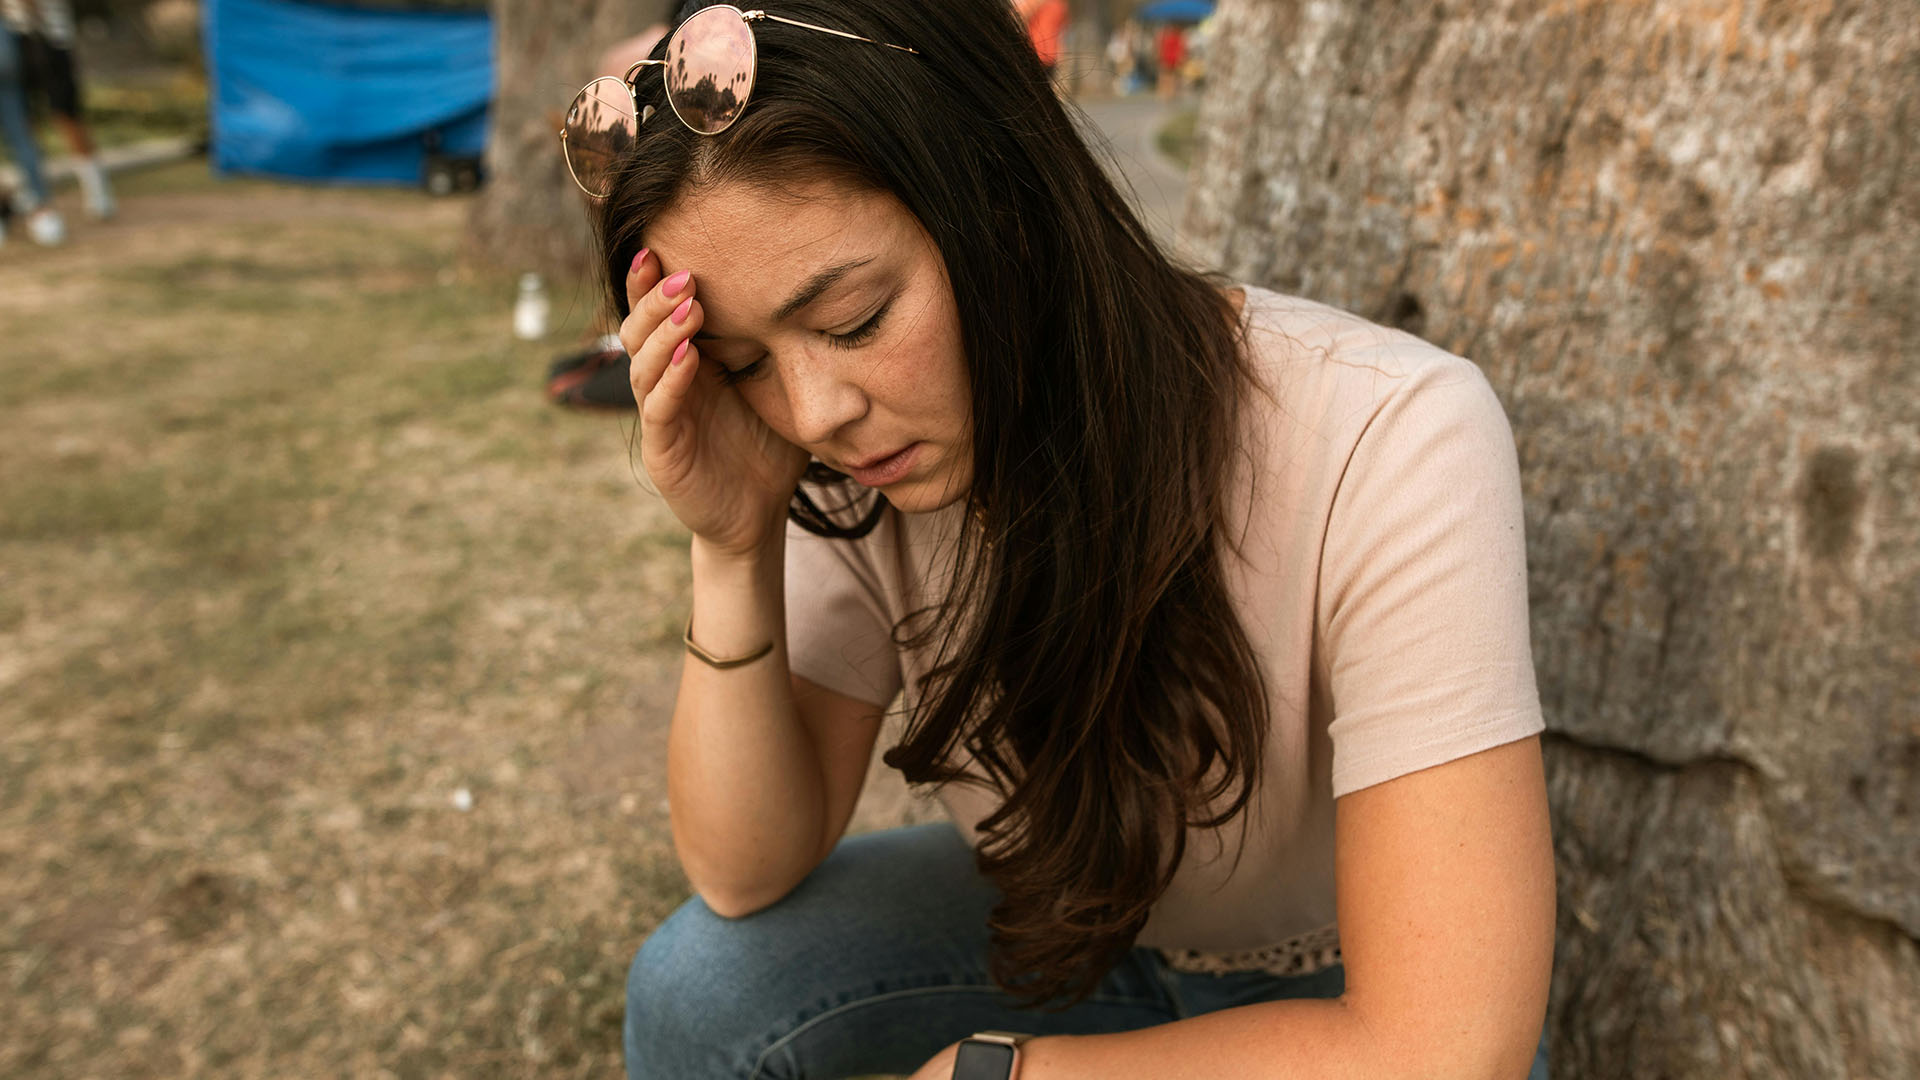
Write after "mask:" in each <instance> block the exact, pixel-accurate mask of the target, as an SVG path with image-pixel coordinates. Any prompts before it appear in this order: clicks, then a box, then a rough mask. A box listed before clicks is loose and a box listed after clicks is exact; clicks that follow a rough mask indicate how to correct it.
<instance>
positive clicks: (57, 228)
mask: <svg viewBox="0 0 1920 1080" xmlns="http://www.w3.org/2000/svg"><path fill="white" fill-rule="evenodd" d="M23 77H24V73H23V71H22V70H21V58H20V45H19V41H18V39H17V38H15V36H14V35H13V34H12V33H11V32H9V31H6V30H4V29H0V140H4V141H5V143H6V148H7V154H8V156H9V157H11V158H12V159H13V164H14V167H15V168H17V169H18V170H19V171H20V175H21V179H22V180H23V181H24V182H25V184H26V189H25V190H24V191H14V192H11V193H9V194H8V195H7V200H8V203H9V206H10V208H11V209H12V210H14V211H17V212H18V213H19V214H21V215H23V216H24V217H25V218H26V229H27V235H28V236H30V237H32V238H33V241H34V242H35V243H37V244H44V245H52V244H58V243H60V242H62V241H64V240H65V239H66V238H67V225H66V222H65V221H64V220H62V219H61V217H60V213H59V211H57V210H55V209H54V208H53V207H52V205H50V202H51V197H50V193H49V192H48V190H47V175H46V171H45V169H44V168H43V167H42V166H41V163H40V148H39V147H38V146H36V145H35V144H34V141H33V124H32V122H31V121H30V120H29V119H28V118H27V98H26V86H25V83H24V81H23ZM5 240H6V232H5V230H4V229H3V228H0V242H4V241H5Z"/></svg>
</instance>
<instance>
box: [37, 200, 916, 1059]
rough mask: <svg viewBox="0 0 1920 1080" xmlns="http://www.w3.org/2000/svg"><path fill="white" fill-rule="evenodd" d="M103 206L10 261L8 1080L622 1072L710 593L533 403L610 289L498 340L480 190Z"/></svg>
mask: <svg viewBox="0 0 1920 1080" xmlns="http://www.w3.org/2000/svg"><path fill="white" fill-rule="evenodd" d="M121 190H122V197H123V201H124V203H125V211H124V215H123V217H122V219H121V220H119V221H117V222H114V223H112V224H109V225H95V226H88V225H86V224H84V223H80V224H77V225H76V229H75V234H76V235H75V237H74V243H72V244H71V245H70V246H68V247H66V248H64V249H57V250H51V251H42V250H38V249H31V248H29V247H28V246H27V245H25V244H23V243H20V242H18V241H17V240H16V241H15V242H12V243H9V244H8V245H7V247H6V248H5V250H4V251H0V386H4V387H5V389H4V392H0V953H3V955H0V977H4V979H5V984H4V986H0V1075H4V1076H10V1077H11V1076H49V1077H51V1076H59V1077H89V1076H100V1077H105V1076H141V1077H166V1076H265V1075H274V1076H300V1077H317V1076H378V1075H392V1076H399V1077H438V1076H461V1077H472V1076H535V1075H537V1076H542V1077H554V1076H579V1075H598V1076H608V1075H616V1074H617V1073H618V1060H619V1022H620V1015H621V990H622V981H623V977H624V974H625V968H626V965H627V962H628V960H629V958H630V957H631V955H632V952H633V950H634V948H635V947H636V946H637V945H638V944H639V942H640V941H641V940H642V939H643V938H644V937H645V935H646V934H647V932H648V931H649V930H650V929H651V928H652V927H653V926H654V925H655V924H656V923H657V922H658V921H659V920H660V919H661V918H662V917H664V916H665V915H666V914H667V913H668V912H669V911H671V910H672V909H673V908H674V906H676V905H677V904H678V903H679V902H680V901H681V900H682V899H684V897H685V896H686V895H687V889H686V885H685V882H684V879H683V878H682V877H681V876H680V874H679V871H678V869H677V867H676V865H675V862H674V860H673V856H672V851H671V846H670V840H669V838H668V833H667V817H666V808H665V801H664V798H665V790H664V780H663V769H664V761H663V755H664V747H665V726H666V718H667V712H668V709H669V707H670V704H671V700H672V692H673V685H674V680H675V679H676V677H677V672H678V668H679V663H680V649H679V645H678V631H679V627H680V623H681V620H682V619H683V618H684V613H685V607H684V603H685V600H684V593H685V585H686V576H687V569H686V561H685V538H684V534H683V533H682V531H681V530H680V528H679V527H678V525H677V523H676V522H675V521H674V520H673V519H672V518H671V516H670V515H669V514H668V513H667V512H666V511H665V510H664V509H663V507H662V506H661V505H660V504H659V503H658V501H657V500H655V499H654V498H653V497H651V496H650V495H649V494H648V493H647V492H646V490H645V488H644V486H643V484H642V483H641V481H640V480H639V479H638V478H637V477H636V474H635V468H636V466H635V465H633V464H630V456H629V450H628V440H629V436H630V432H631V424H630V423H629V422H628V421H626V420H625V419H624V418H618V417H594V416H582V415H577V414H570V413H565V412H562V411H559V410H557V409H555V408H553V407H552V406H549V405H547V404H546V403H545V402H544V401H543V400H542V398H541V396H540V394H539V390H538V385H539V379H540V376H541V373H542V371H543V369H544V365H545V363H546V361H547V360H548V359H549V358H550V356H551V355H552V354H553V353H554V352H556V351H557V350H558V349H559V348H560V347H562V346H563V345H564V344H566V343H567V342H570V341H572V340H573V336H572V335H573V334H577V332H578V331H579V330H580V329H581V328H582V327H583V325H584V324H585V322H586V317H587V316H586V309H587V308H588V307H589V306H590V305H591V298H590V297H588V296H586V295H584V294H575V293H573V292H572V291H570V290H562V291H561V292H560V295H559V296H558V297H557V301H558V302H557V304H556V308H557V310H558V311H559V312H560V313H561V314H562V315H563V316H566V317H567V321H568V322H569V323H570V324H571V325H570V326H568V327H565V328H564V330H565V331H566V333H564V334H563V335H562V336H557V337H556V338H555V339H554V340H555V342H557V343H558V344H550V345H540V346H530V345H524V344H520V343H516V342H514V341H512V340H511V339H510V338H509V337H508V335H507V333H506V330H507V325H508V307H509V303H510V300H511V297H512V289H513V283H512V281H511V280H510V279H509V278H508V277H506V276H504V275H502V276H488V275H484V274H475V273H472V272H470V271H466V270H462V269H461V268H460V267H459V264H458V259H457V257H456V252H457V249H458V247H459V240H460V234H461V229H462V225H463V221H464V216H465V213H466V206H465V204H464V203H463V202H460V201H430V200H428V199H426V198H425V197H424V196H417V195H413V194H410V193H404V192H363V191H336V190H314V189H302V188H293V187H282V186H275V185H268V184H261V183H252V182H231V183H216V182H214V181H211V180H209V179H207V178H206V177H205V174H204V166H202V165H198V164H193V165H182V166H178V167H174V168H170V169H166V170H160V171H157V172H154V173H149V174H146V175H143V176H137V177H130V178H127V179H126V180H124V181H123V183H122V189H121ZM461 791H465V792H467V793H469V794H470V796H471V804H470V808H469V809H461V808H460V807H459V806H456V793H457V792H461ZM922 814H923V811H922V810H921V809H919V808H918V807H915V806H913V805H911V804H910V803H909V802H908V801H907V800H906V798H905V793H904V790H903V789H900V788H898V787H897V786H895V785H893V784H891V783H890V782H889V780H888V779H887V778H885V777H881V776H879V775H878V774H876V777H875V782H874V783H873V784H872V785H871V790H870V791H869V798H868V801H867V802H866V804H865V805H864V807H863V811H862V817H861V819H860V826H859V827H863V828H864V827H873V826H875V825H880V824H891V823H893V822H895V821H899V820H904V819H907V818H912V817H916V816H921V815H922Z"/></svg>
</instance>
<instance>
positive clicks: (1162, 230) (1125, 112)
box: [1080, 95, 1194, 246]
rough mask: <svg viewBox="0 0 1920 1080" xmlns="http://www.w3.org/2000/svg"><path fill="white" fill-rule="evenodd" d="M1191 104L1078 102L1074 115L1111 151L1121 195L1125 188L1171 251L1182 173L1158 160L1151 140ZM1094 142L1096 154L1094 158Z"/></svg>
mask: <svg viewBox="0 0 1920 1080" xmlns="http://www.w3.org/2000/svg"><path fill="white" fill-rule="evenodd" d="M1193 105H1194V102H1193V100H1192V99H1191V98H1179V99H1176V100H1174V101H1171V102H1166V101H1161V100H1160V99H1158V98H1156V97H1153V96H1152V95H1141V96H1136V97H1127V98H1109V99H1105V100H1095V101H1087V102H1082V103H1081V105H1080V109H1081V111H1082V112H1084V113H1085V114H1086V116H1087V119H1089V120H1091V121H1093V123H1094V125H1095V126H1097V127H1098V128H1099V133H1100V134H1101V135H1103V136H1104V137H1105V139H1106V141H1107V142H1108V143H1109V144H1110V145H1111V147H1112V150H1113V156H1114V157H1115V158H1116V159H1117V163H1118V164H1119V166H1120V170H1121V172H1122V173H1123V174H1124V175H1123V179H1124V180H1125V181H1126V182H1125V183H1122V184H1121V185H1120V188H1121V190H1122V191H1127V190H1128V188H1129V185H1130V186H1131V189H1132V193H1133V195H1134V197H1135V199H1136V200H1137V205H1138V208H1139V209H1140V211H1141V213H1142V214H1143V215H1144V216H1145V217H1146V219H1147V224H1148V226H1149V227H1150V228H1152V229H1153V234H1154V235H1155V236H1156V237H1158V238H1159V239H1160V240H1161V242H1162V243H1165V244H1168V245H1169V246H1172V244H1173V241H1174V235H1175V232H1176V230H1177V228H1178V225H1179V221H1180V207H1181V203H1182V202H1183V200H1185V198H1186V194H1187V176H1186V172H1185V170H1183V169H1182V168H1181V167H1180V166H1178V165H1176V164H1174V163H1173V162H1171V161H1169V160H1167V159H1166V158H1165V157H1163V156H1162V155H1161V153H1160V151H1159V149H1158V148H1157V147H1156V146H1155V145H1154V136H1155V135H1156V134H1157V133H1158V132H1159V130H1160V128H1161V127H1162V126H1163V125H1165V123H1166V122H1167V120H1168V118H1169V117H1171V116H1172V115H1173V114H1174V113H1176V112H1178V111H1179V110H1181V109H1184V108H1192V107H1193ZM1097 149H1098V147H1097V140H1096V152H1097Z"/></svg>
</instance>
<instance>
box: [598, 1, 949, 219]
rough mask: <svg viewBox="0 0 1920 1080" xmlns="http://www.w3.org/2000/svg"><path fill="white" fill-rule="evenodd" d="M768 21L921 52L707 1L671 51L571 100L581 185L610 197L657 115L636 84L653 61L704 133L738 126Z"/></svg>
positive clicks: (684, 119) (681, 108) (673, 97)
mask: <svg viewBox="0 0 1920 1080" xmlns="http://www.w3.org/2000/svg"><path fill="white" fill-rule="evenodd" d="M761 21H768V22H777V23H784V24H785V25H787V26H797V27H800V28H801V29H803V30H816V31H819V32H820V33H822V34H832V35H833V36H834V37H842V38H848V39H850V40H853V41H864V42H867V43H868V44H870V45H883V46H885V47H887V48H889V49H898V50H899V51H901V52H904V53H912V54H913V55H915V56H918V55H920V51H919V50H918V49H910V48H908V47H906V46H905V45H891V44H888V43H887V42H884V41H875V40H874V39H872V38H867V37H861V36H860V35H859V34H849V33H847V32H846V31H844V30H829V29H827V28H826V27H824V26H815V25H813V24H812V23H804V22H799V21H797V20H794V19H783V18H781V17H780V16H778V15H769V14H767V13H766V12H764V11H742V10H740V9H739V8H737V7H734V6H732V5H731V4H715V5H713V6H712V7H706V8H701V9H700V10H699V11H697V12H694V13H693V14H692V15H690V16H688V17H687V20H686V21H685V22H683V23H681V24H680V25H679V26H678V27H676V28H675V29H674V31H673V33H672V34H671V35H670V36H669V37H668V38H667V51H666V54H665V55H666V59H664V60H641V61H639V62H637V63H635V64H634V65H633V66H632V67H629V68H627V71H626V74H625V75H622V76H620V77H619V78H615V77H613V76H612V75H603V76H601V77H600V78H598V79H595V80H593V81H592V82H590V83H588V84H587V85H585V86H583V87H581V88H580V92H579V93H578V94H575V95H574V96H573V104H572V105H571V106H569V107H568V108H567V124H566V126H565V127H563V128H561V129H560V146H561V149H562V151H563V152H564V153H565V155H566V159H567V171H568V172H570V173H572V174H573V182H574V183H576V184H578V185H580V190H581V191H584V192H586V193H587V194H588V195H590V196H592V197H593V198H596V199H604V198H606V197H607V194H608V192H610V191H611V190H612V185H611V183H609V180H610V178H611V176H612V173H613V165H614V163H615V162H616V161H618V160H620V158H621V156H622V155H624V154H625V153H626V152H627V150H628V149H629V148H630V147H632V145H633V141H634V138H635V137H636V136H637V135H638V134H639V130H640V125H641V124H643V123H645V122H646V121H647V120H648V119H650V118H651V117H652V116H653V114H654V111H655V110H654V107H653V106H651V105H648V106H647V107H646V108H645V109H642V108H641V107H640V90H639V88H638V86H636V85H635V83H636V80H637V79H638V78H639V76H640V73H641V72H642V71H644V70H646V69H647V68H650V67H657V68H661V69H662V71H661V78H662V80H663V81H664V82H665V84H666V88H667V105H668V106H669V107H670V108H672V109H673V115H675V116H677V117H679V118H680V122H681V123H683V124H685V125H687V126H688V127H689V128H692V129H693V130H694V131H697V132H699V133H700V134H702V135H718V134H720V133H721V132H723V131H725V130H727V128H729V127H731V126H732V125H733V122H734V121H735V120H737V119H739V118H740V111H741V110H742V109H745V108H746V107H747V98H748V97H749V96H751V95H752V94H753V76H754V71H755V67H756V63H757V60H758V57H759V49H758V47H757V46H756V45H755V43H754V39H753V24H754V23H756V22H761Z"/></svg>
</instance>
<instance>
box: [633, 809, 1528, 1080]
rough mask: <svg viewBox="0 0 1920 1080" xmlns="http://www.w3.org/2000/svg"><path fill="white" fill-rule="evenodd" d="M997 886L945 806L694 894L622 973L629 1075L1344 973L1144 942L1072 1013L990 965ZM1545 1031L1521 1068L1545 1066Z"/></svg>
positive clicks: (738, 1064)
mask: <svg viewBox="0 0 1920 1080" xmlns="http://www.w3.org/2000/svg"><path fill="white" fill-rule="evenodd" d="M994 901H995V891H994V889H993V887H992V886H991V885H990V884H989V883H988V882H987V881H986V880H985V879H984V878H982V877H981V876H980V875H979V873H978V872H977V871H976V870H975V869H974V865H973V853H972V851H971V850H970V849H969V848H968V847H967V845H966V843H965V842H964V841H963V840H961V838H960V834H959V833H958V832H957V831H955V829H954V828H953V826H952V825H950V824H946V823H939V824H932V825H918V826H913V827H910V828H904V829H890V830H887V831H885V832H877V833H868V834H866V835H863V836H855V837H850V838H848V839H846V840H843V841H841V843H840V845H839V846H838V847H836V848H835V849H834V851H833V854H832V855H831V856H830V857H829V858H828V859H827V860H826V861H825V862H824V863H822V864H821V865H820V866H819V867H817V868H816V869H815V870H814V872H813V873H812V874H811V875H809V876H808V877H807V879H806V880H805V881H803V882H801V883H800V885H799V886H798V887H796V888H795V889H794V891H793V892H792V893H790V894H788V895H787V896H786V897H785V898H784V899H782V900H781V901H780V902H779V903H777V904H774V905H773V906H771V907H769V908H766V909H765V910H762V911H759V912H756V913H754V914H753V915H750V916H748V917H746V918H744V919H723V918H721V917H720V916H718V915H715V914H714V913H713V912H712V911H711V910H710V909H709V908H708V907H707V906H706V904H705V903H703V902H702V901H701V900H700V899H699V898H698V897H695V898H693V899H692V900H689V901H687V903H686V904H685V905H683V906H682V907H681V908H680V910H678V911H676V912H674V913H673V915H672V916H670V917H669V918H668V919H667V920H666V921H665V922H664V923H661V924H660V928H659V929H657V930H655V931H654V932H653V935H652V936H651V937H649V938H648V939H647V941H646V943H645V944H644V945H642V946H641V947H640V952H639V955H637V956H636V957H634V961H633V969H632V971H631V973H630V974H629V975H628V978H627V1019H626V1034H625V1049H626V1059H627V1075H628V1076H629V1077H631V1078H633V1080H656V1078H665V1077H672V1078H673V1080H704V1078H708V1077H713V1078H737V1080H759V1078H763V1077H765V1078H774V1077H778V1078H783V1080H801V1078H805V1080H824V1078H827V1077H848V1076H862V1075H866V1074H870V1073H897V1074H907V1073H911V1072H913V1071H914V1070H915V1069H918V1068H919V1067H920V1066H922V1065H924V1064H926V1062H927V1059H928V1058H931V1057H932V1056H933V1055H934V1054H936V1053H938V1052H940V1050H941V1049H942V1048H944V1047H945V1046H947V1045H948V1044H949V1043H953V1042H957V1041H959V1040H960V1039H963V1038H965V1037H966V1036H968V1035H971V1034H973V1033H974V1032H976V1031H982V1030H987V1029H999V1030H1003V1031H1026V1032H1032V1033H1034V1034H1036V1035H1055V1034H1078V1035H1091V1034H1101V1033H1107V1032H1116V1031H1130V1030H1134V1029H1137V1028H1144V1027H1151V1026H1153V1025H1155V1024H1164V1023H1168V1022H1170V1021H1173V1020H1179V1019H1181V1018H1182V1017H1188V1016H1198V1015H1200V1014H1201V1013H1208V1012H1213V1011H1214V1010H1216V1009H1226V1008H1231V1007H1233V1006H1235V1005H1246V1004H1250V1003H1252V1002H1256V1001H1276V1000H1280V999H1284V998H1330V997H1337V996H1339V994H1340V993H1341V991H1342V989H1343V988H1344V987H1345V985H1346V972H1345V970H1344V969H1342V968H1338V967H1335V968H1330V969H1328V970H1325V971H1321V972H1318V973H1316V974H1313V975H1301V976H1293V977H1284V976H1277V975H1266V974H1262V973H1258V972H1254V973H1245V974H1236V975H1190V974H1183V973H1181V972H1177V971H1173V970H1171V969H1169V968H1168V967H1167V966H1166V965H1165V964H1164V963H1162V962H1161V961H1160V959H1159V956H1158V954H1157V953H1155V952H1154V951H1153V950H1151V949H1146V948H1136V949H1134V950H1132V951H1131V952H1130V953H1129V954H1128V955H1127V958H1126V959H1125V960H1124V961H1123V962H1122V963H1121V964H1120V965H1119V966H1118V967H1116V968H1115V969H1114V970H1113V971H1111V972H1109V973H1108V974H1107V976H1106V978H1104V979H1102V980H1101V982H1100V985H1099V987H1098V989H1096V990H1095V991H1094V993H1093V995H1092V996H1091V997H1089V998H1088V999H1087V1000H1086V1001H1084V1002H1082V1003H1080V1004H1079V1005H1076V1006H1074V1007H1073V1008H1071V1009H1068V1010H1066V1011H1064V1012H1057V1013H1046V1012H1038V1011H1032V1010H1025V1009H1019V1008H1016V1007H1015V1006H1014V1004H1013V1001H1012V999H1011V998H1009V997H1008V996H1007V995H1006V994H1004V993H1002V992H1001V991H1000V989H999V988H998V987H996V986H995V985H994V984H993V980H992V979H991V978H990V977H989V976H988V974H987V957H988V948H989V941H988V934H987V912H988V910H989V909H990V908H992V907H993V904H994ZM1546 1054H1547V1048H1546V1041H1545V1039H1544V1038H1543V1039H1542V1040H1541V1044H1540V1050H1539V1052H1538V1053H1537V1054H1536V1055H1535V1057H1534V1062H1533V1070H1532V1072H1531V1073H1529V1074H1528V1075H1529V1080H1545V1078H1546V1075H1547V1058H1546Z"/></svg>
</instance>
